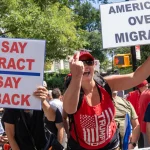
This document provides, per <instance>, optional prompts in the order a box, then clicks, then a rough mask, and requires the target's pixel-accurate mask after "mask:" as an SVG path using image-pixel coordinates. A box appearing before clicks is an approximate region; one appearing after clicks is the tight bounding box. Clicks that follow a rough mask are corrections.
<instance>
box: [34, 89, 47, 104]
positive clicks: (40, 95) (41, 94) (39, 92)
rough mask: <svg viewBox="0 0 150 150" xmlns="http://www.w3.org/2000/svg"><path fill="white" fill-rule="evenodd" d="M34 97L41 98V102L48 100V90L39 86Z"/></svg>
mask: <svg viewBox="0 0 150 150" xmlns="http://www.w3.org/2000/svg"><path fill="white" fill-rule="evenodd" d="M33 95H34V96H35V97H37V98H39V99H40V100H41V101H44V100H46V98H47V95H48V90H47V89H46V88H45V87H43V86H39V87H38V88H37V90H36V91H34V93H33Z"/></svg>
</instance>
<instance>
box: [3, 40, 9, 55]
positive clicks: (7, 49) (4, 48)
mask: <svg viewBox="0 0 150 150" xmlns="http://www.w3.org/2000/svg"><path fill="white" fill-rule="evenodd" d="M8 45H9V42H8V41H3V42H2V47H3V48H2V49H1V50H2V52H4V53H7V52H8V51H9V46H8Z"/></svg>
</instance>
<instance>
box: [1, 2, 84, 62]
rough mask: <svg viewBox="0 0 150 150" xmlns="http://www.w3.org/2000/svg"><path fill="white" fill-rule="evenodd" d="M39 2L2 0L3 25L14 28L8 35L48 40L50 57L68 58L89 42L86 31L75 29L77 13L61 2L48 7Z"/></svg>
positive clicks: (48, 4)
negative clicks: (86, 39)
mask: <svg viewBox="0 0 150 150" xmlns="http://www.w3.org/2000/svg"><path fill="white" fill-rule="evenodd" d="M39 5H40V4H39V1H36V2H35V1H33V0H24V1H22V0H15V1H14V0H6V1H4V0H3V5H2V8H3V9H2V10H3V11H2V10H1V12H2V16H1V18H0V25H1V27H2V28H3V29H5V30H6V31H12V32H10V34H8V35H9V37H15V38H29V39H30V38H31V39H45V40H46V41H47V44H46V49H47V57H48V58H50V59H51V60H52V59H62V58H66V56H67V55H69V54H72V53H73V51H74V50H75V49H79V48H80V47H83V46H84V45H85V44H87V42H86V41H85V40H84V35H85V32H86V31H83V30H80V29H79V30H76V28H75V27H76V23H77V22H76V21H75V20H74V18H75V17H76V16H75V15H74V13H73V12H72V11H71V10H70V9H69V8H67V7H66V6H62V5H60V3H55V4H51V3H50V2H49V3H47V5H46V7H45V8H44V6H43V7H42V8H41V5H40V6H39ZM43 8H44V10H43ZM6 12H7V13H6Z"/></svg>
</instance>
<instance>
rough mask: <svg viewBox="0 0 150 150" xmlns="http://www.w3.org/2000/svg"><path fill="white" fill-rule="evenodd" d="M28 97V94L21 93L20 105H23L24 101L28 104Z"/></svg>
mask: <svg viewBox="0 0 150 150" xmlns="http://www.w3.org/2000/svg"><path fill="white" fill-rule="evenodd" d="M29 97H30V95H26V96H25V95H21V105H24V103H26V106H30V103H29V101H28V98H29Z"/></svg>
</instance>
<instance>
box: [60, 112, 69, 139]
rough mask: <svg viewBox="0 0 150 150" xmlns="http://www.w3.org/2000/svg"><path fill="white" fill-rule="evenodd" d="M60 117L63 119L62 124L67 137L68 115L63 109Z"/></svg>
mask: <svg viewBox="0 0 150 150" xmlns="http://www.w3.org/2000/svg"><path fill="white" fill-rule="evenodd" d="M62 119H63V124H64V128H65V131H66V134H67V137H68V138H69V137H70V133H69V121H68V116H67V113H66V112H65V111H64V110H63V114H62Z"/></svg>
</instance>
